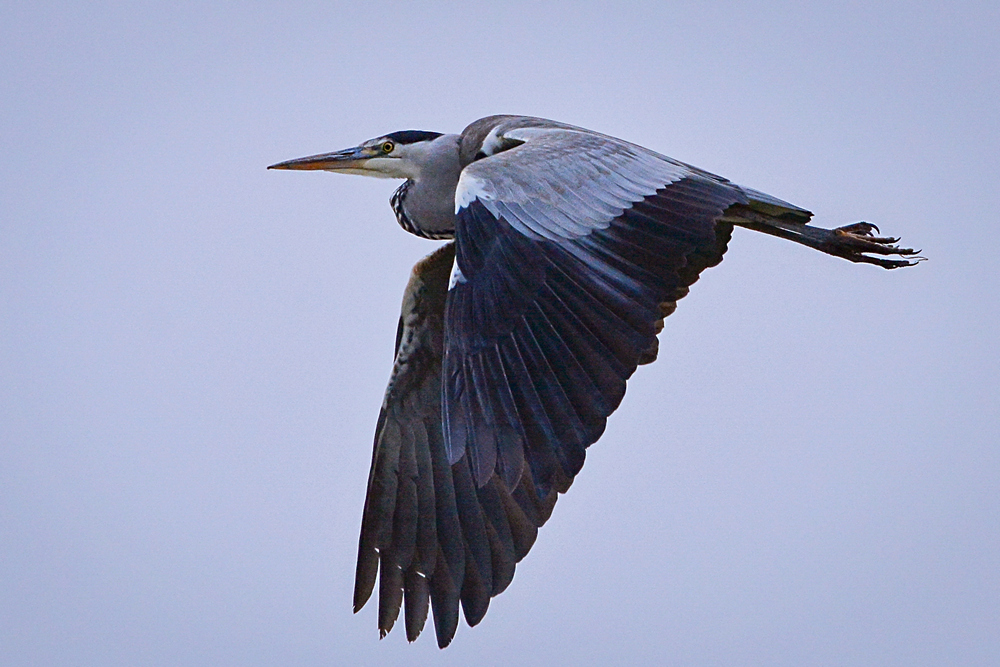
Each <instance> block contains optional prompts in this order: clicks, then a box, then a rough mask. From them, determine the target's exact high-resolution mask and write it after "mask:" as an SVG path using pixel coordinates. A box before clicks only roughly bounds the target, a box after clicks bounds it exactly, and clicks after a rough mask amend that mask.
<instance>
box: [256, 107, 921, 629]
mask: <svg viewBox="0 0 1000 667" xmlns="http://www.w3.org/2000/svg"><path fill="white" fill-rule="evenodd" d="M269 168H270V169H310V170H315V169H319V170H326V171H333V172H341V173H347V174H360V175H364V176H376V177H382V178H397V179H405V181H404V183H403V184H402V186H400V187H399V189H398V190H396V191H395V193H394V194H393V195H392V198H391V200H390V201H391V203H392V208H393V211H394V212H395V214H396V219H397V220H398V222H399V224H400V225H401V226H402V227H403V229H405V230H406V231H408V232H411V233H413V234H416V235H418V236H422V237H426V238H430V239H452V240H451V241H450V242H449V243H447V244H445V245H443V246H442V247H440V248H438V249H437V250H436V251H434V252H433V253H431V254H430V255H429V256H427V257H426V258H424V259H423V260H421V261H420V262H419V263H417V265H416V266H415V267H414V269H413V273H412V276H411V278H410V281H409V284H408V285H407V288H406V291H405V293H404V297H403V306H402V314H401V316H400V320H399V326H398V329H397V332H396V353H395V362H394V364H393V368H392V374H391V376H390V380H389V386H388V389H387V390H386V393H385V399H384V401H383V403H382V408H381V412H380V414H379V418H378V424H377V427H376V433H375V445H374V452H373V455H372V464H371V472H370V474H369V478H368V491H367V497H366V499H365V505H364V512H363V518H362V524H361V538H360V546H359V550H358V564H357V572H356V579H355V590H354V610H355V611H358V610H359V609H360V608H361V607H362V606H364V604H365V603H366V602H367V601H368V599H369V597H370V596H371V594H372V592H373V591H374V587H375V582H376V578H377V579H378V582H379V593H378V598H379V609H378V626H379V630H380V632H381V635H382V636H385V634H386V633H387V632H388V631H389V630H390V629H391V628H392V626H393V624H394V623H395V621H396V619H397V617H398V615H399V611H400V608H401V606H403V603H404V600H405V614H404V615H405V625H406V636H407V638H408V639H409V640H410V641H413V640H415V639H416V638H417V635H418V634H419V633H420V632H421V630H422V629H423V626H424V624H425V622H426V620H427V613H428V607H430V608H432V609H433V612H434V626H435V630H436V634H437V641H438V645H439V646H440V647H441V648H444V647H445V646H447V645H448V644H449V643H450V642H451V640H452V638H453V637H454V635H455V631H456V628H457V626H458V616H459V606H461V608H462V611H463V612H464V615H465V619H466V622H467V623H468V624H469V625H470V626H475V625H476V624H477V623H479V622H480V621H481V620H482V619H483V616H484V615H485V614H486V610H487V608H488V606H489V602H490V598H491V597H493V596H495V595H498V594H499V593H501V592H502V591H503V590H504V589H505V588H506V587H507V586H508V585H509V584H510V583H511V580H512V578H513V576H514V568H515V565H516V563H518V562H519V561H520V560H521V559H522V558H524V556H525V555H526V554H527V553H528V551H529V550H530V549H531V546H532V544H533V543H534V541H535V538H536V536H537V532H538V528H539V527H540V526H542V525H543V524H544V523H545V522H546V521H547V520H548V518H549V516H550V514H551V513H552V510H553V506H554V505H555V502H556V497H557V495H558V494H559V493H564V492H566V491H567V490H568V489H569V487H570V484H571V483H572V482H573V479H574V477H575V476H576V474H577V473H579V472H580V469H581V467H582V466H583V462H584V456H585V452H586V449H587V447H588V446H590V445H591V444H593V443H594V442H596V441H597V439H598V438H600V436H601V434H602V433H603V431H604V427H605V423H606V421H607V418H608V416H609V415H610V414H611V413H612V412H614V410H615V409H616V408H617V407H618V405H619V403H620V402H621V400H622V397H623V396H624V394H625V382H626V380H627V379H628V378H629V377H630V376H631V375H632V373H633V372H634V371H635V370H636V367H637V366H638V365H641V364H646V363H649V362H651V361H653V360H654V359H656V356H657V352H658V345H657V334H658V333H659V332H660V330H661V329H662V327H663V320H664V318H665V317H667V316H668V315H670V313H672V312H673V311H674V309H675V307H676V305H677V301H678V300H679V299H680V298H682V297H683V296H685V295H686V294H687V293H688V288H689V287H690V286H691V284H692V283H694V282H695V281H696V280H697V279H698V275H699V274H700V273H701V272H702V271H703V270H704V269H706V268H708V267H711V266H715V265H716V264H718V263H719V262H720V261H721V260H722V255H723V254H724V253H725V251H726V248H727V244H728V243H729V241H730V237H731V234H732V231H733V227H734V226H739V227H745V228H748V229H752V230H756V231H759V232H764V233H767V234H772V235H774V236H779V237H782V238H786V239H789V240H792V241H795V242H797V243H801V244H803V245H806V246H809V247H811V248H815V249H817V250H820V251H822V252H825V253H828V254H830V255H836V256H838V257H842V258H845V259H848V260H850V261H852V262H864V263H869V264H875V265H876V266H881V267H883V268H886V269H894V268H898V267H903V266H911V265H913V264H915V263H916V262H917V261H919V259H920V258H919V257H916V251H914V250H911V249H908V248H901V247H899V246H897V245H896V243H897V242H898V240H899V239H896V238H887V237H881V236H875V235H874V234H873V232H877V231H878V230H877V228H876V227H875V226H874V225H871V224H869V223H866V222H858V223H855V224H852V225H847V226H844V227H840V228H837V229H832V230H830V229H823V228H819V227H814V226H810V225H808V224H806V223H808V222H809V220H810V218H811V216H812V214H811V213H810V212H809V211H807V210H805V209H802V208H799V207H798V206H794V205H792V204H789V203H787V202H785V201H782V200H780V199H777V198H776V197H772V196H770V195H767V194H764V193H762V192H758V191H756V190H752V189H750V188H746V187H741V186H739V185H736V184H734V183H731V182H730V181H728V180H726V179H724V178H721V177H719V176H715V175H714V174H711V173H709V172H706V171H703V170H701V169H698V168H695V167H692V166H690V165H687V164H684V163H682V162H678V161H676V160H673V159H671V158H668V157H665V156H663V155H660V154H658V153H655V152H653V151H651V150H648V149H646V148H642V147H641V146H638V145H635V144H632V143H629V142H626V141H623V140H620V139H616V138H614V137H610V136H606V135H603V134H599V133H596V132H591V131H589V130H585V129H582V128H579V127H574V126H572V125H566V124H563V123H558V122H553V121H549V120H544V119H540V118H531V117H525V116H490V117H487V118H483V119H481V120H478V121H476V122H474V123H472V124H471V125H469V126H468V127H467V128H465V130H464V131H463V132H462V133H461V134H440V133H437V132H423V131H414V130H410V131H403V132H394V133H392V134H387V135H384V136H381V137H377V138H375V139H372V140H370V141H366V142H364V143H362V144H361V145H359V146H357V147H355V148H349V149H346V150H341V151H337V152H333V153H325V154H322V155H314V156H310V157H304V158H300V159H296V160H289V161H287V162H281V163H279V164H275V165H272V166H271V167H269Z"/></svg>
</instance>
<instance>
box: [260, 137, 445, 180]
mask: <svg viewBox="0 0 1000 667" xmlns="http://www.w3.org/2000/svg"><path fill="white" fill-rule="evenodd" d="M441 136H442V135H441V133H439V132H424V131H422V130H404V131H402V132H393V133H392V134H386V135H384V136H381V137H378V138H375V139H370V140H368V141H366V142H364V143H362V144H361V145H359V146H355V147H354V148H346V149H344V150H341V151H334V152H333V153H323V154H321V155H310V156H309V157H301V158H298V159H295V160H288V161H286V162H279V163H278V164H272V165H271V166H270V167H268V169H302V170H316V169H320V170H323V171H335V172H339V173H342V174H358V175H359V176H374V177H376V178H408V179H416V178H418V177H419V176H420V172H421V169H422V167H423V166H424V164H425V163H426V162H427V160H428V158H429V156H430V154H431V152H432V147H431V145H432V144H433V142H434V140H435V139H437V138H439V137H441Z"/></svg>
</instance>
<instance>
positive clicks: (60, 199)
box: [0, 1, 1000, 667]
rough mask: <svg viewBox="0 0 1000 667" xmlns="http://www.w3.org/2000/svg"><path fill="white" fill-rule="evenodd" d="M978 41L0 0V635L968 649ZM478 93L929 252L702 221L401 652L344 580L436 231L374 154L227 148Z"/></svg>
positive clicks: (171, 655) (251, 642)
mask: <svg viewBox="0 0 1000 667" xmlns="http://www.w3.org/2000/svg"><path fill="white" fill-rule="evenodd" d="M399 4H400V5H402V3H399ZM997 34H1000V9H998V5H997V3H995V2H985V1H984V2H971V1H970V2H952V3H919V2H918V3H911V2H908V3H862V2H853V3H852V2H843V3H801V2H784V3H782V2H770V3H704V2H701V3H695V2H685V3H663V2H656V3H653V2H645V3H644V2H634V3H628V6H627V7H625V6H624V3H596V2H595V3H587V2H582V3H581V2H577V3H563V4H555V3H545V2H525V3H468V2H454V3H443V2H442V3H424V4H419V3H410V4H408V5H406V6H396V5H395V4H390V3H374V2H368V3H356V2H352V3H338V2H332V3H330V2H326V3H313V4H294V6H293V5H292V4H286V5H283V6H281V7H280V8H271V7H267V6H263V5H250V4H248V3H228V4H219V3H217V4H216V5H214V6H213V7H212V8H206V7H204V6H203V4H202V3H131V4H119V3H103V4H102V3H68V4H63V5H60V4H46V3H40V2H35V3H13V2H8V3H5V4H4V5H3V6H2V7H0V91H2V92H0V572H2V575H0V663H3V664H5V665H53V664H59V665H101V666H108V665H139V664H141V665H317V664H361V665H369V664H380V665H396V664H400V665H403V664H406V665H411V664H435V665H452V664H454V665H469V664H478V665H509V664H518V665H525V666H527V665H549V666H551V665H559V664H570V663H574V664H663V665H790V666H791V665H795V666H799V665H901V666H903V665H905V666H907V667H911V666H915V665H941V664H961V665H992V664H997V663H998V662H1000V640H998V639H997V637H998V636H1000V633H998V631H997V629H998V628H1000V426H998V419H997V417H998V415H1000V391H998V384H1000V352H998V349H997V344H996V339H997V333H996V332H997V330H998V329H1000V315H998V304H1000V285H998V283H1000V279H998V276H997V270H996V259H995V256H996V250H995V249H994V248H992V247H991V244H992V243H993V241H994V239H995V236H996V235H995V227H996V224H997V205H996V199H997V192H998V186H997V183H998V182H1000V122H998V118H1000V40H998V39H997ZM492 113H523V114H531V115H539V116H544V117H550V118H555V119H558V120H561V121H565V122H570V123H574V124H577V125H582V126H585V127H589V128H592V129H595V130H599V131H601V132H605V133H607V134H612V135H616V136H620V137H623V138H625V139H628V140H631V141H634V142H637V143H640V144H642V145H645V146H648V147H650V148H652V149H654V150H657V151H660V152H663V153H666V154H668V155H671V156H673V157H675V158H678V159H681V160H684V161H686V162H690V163H692V164H695V165H698V166H700V167H702V168H705V169H708V170H710V171H714V172H716V173H719V174H722V175H724V176H727V177H729V178H731V179H732V180H734V181H736V182H739V183H742V184H746V185H749V186H751V187H755V188H758V189H761V190H764V191H766V192H769V193H772V194H774V195H776V196H779V197H782V198H784V199H787V200H789V201H791V202H794V203H796V204H799V205H801V206H804V207H806V208H809V209H811V210H813V211H814V212H816V214H817V218H816V219H817V222H818V223H819V224H821V225H824V226H828V227H832V226H837V225H841V224H845V223H849V222H854V221H856V220H860V219H865V220H869V221H872V222H875V223H877V224H879V225H880V226H881V227H882V230H883V231H884V232H887V233H890V234H893V235H900V236H902V237H903V240H904V242H906V243H910V244H914V245H916V246H918V247H922V248H923V249H924V251H925V254H926V256H927V257H929V258H930V261H928V262H926V263H924V264H922V265H920V266H919V267H917V268H913V269H908V270H901V271H893V272H886V271H882V270H880V269H876V268H874V267H868V266H858V265H852V264H849V263H847V262H844V261H840V260H837V259H834V258H830V257H827V256H824V255H821V254H819V253H816V252H813V251H810V250H808V249H805V248H803V247H801V246H796V245H793V244H790V243H787V242H783V241H781V240H778V239H775V238H771V237H765V236H762V235H759V234H754V233H752V232H747V231H744V230H737V233H736V235H735V237H734V239H733V241H732V243H731V244H730V251H729V253H728V254H727V256H726V260H725V261H724V262H723V263H722V264H721V265H720V266H719V267H717V268H714V269H711V270H709V271H707V272H706V273H705V274H704V275H703V277H702V279H701V280H700V281H699V282H698V284H696V285H695V286H694V287H693V289H692V294H691V296H690V297H689V298H688V299H685V300H684V301H683V302H682V303H681V304H680V307H679V309H678V311H677V313H676V314H675V315H674V316H672V317H671V318H670V319H669V320H668V321H667V326H666V329H665V331H664V333H663V334H662V336H661V348H660V349H661V353H660V360H659V361H658V362H657V363H655V364H654V365H652V366H649V367H644V368H642V369H640V371H639V372H638V373H637V374H636V375H635V376H634V378H633V380H632V381H631V383H630V386H629V393H628V395H627V396H626V398H625V401H624V403H623V405H622V407H621V409H620V410H619V411H618V412H617V413H616V414H615V415H614V416H613V417H612V418H611V419H610V421H609V424H608V429H607V431H606V434H605V435H604V437H603V438H602V439H601V440H600V441H599V442H598V443H597V444H596V445H594V446H593V447H592V448H591V449H590V452H589V455H588V462H587V465H586V466H585V468H584V470H583V472H582V474H581V475H580V477H579V478H578V479H577V481H576V483H575V484H574V486H573V488H572V490H571V492H570V493H569V494H568V495H567V496H565V497H564V498H563V499H561V500H560V502H559V504H558V506H557V508H556V511H555V513H554V515H553V518H552V520H551V521H550V523H549V524H547V525H546V526H545V528H543V529H542V530H541V532H540V535H539V539H538V542H537V544H536V546H535V548H534V549H533V550H532V552H531V553H530V554H529V555H528V557H527V558H526V559H525V561H524V562H522V564H521V565H519V566H518V573H517V576H516V577H515V579H514V582H513V584H512V585H511V587H510V588H509V589H508V590H507V592H505V593H504V594H502V595H501V596H500V597H498V598H496V599H495V600H494V601H493V604H492V605H491V607H490V611H489V613H488V614H487V616H486V618H485V620H484V621H483V623H482V624H481V625H480V626H479V627H477V628H473V629H470V628H468V627H467V626H465V625H464V622H463V625H462V626H461V627H460V628H459V631H458V635H457V636H456V639H455V641H454V643H453V644H452V646H451V647H450V648H448V649H447V650H446V651H444V652H441V651H439V650H438V649H437V648H436V645H435V643H434V640H433V632H426V633H425V635H424V636H422V637H421V639H420V640H419V641H418V642H417V643H416V644H414V645H407V644H406V641H405V637H404V634H403V632H402V629H401V628H399V629H397V630H396V631H394V632H393V633H392V634H391V635H390V636H389V637H388V638H386V639H385V640H383V641H381V642H379V640H378V632H377V630H376V617H375V608H374V605H371V604H370V605H369V606H368V607H367V608H365V609H364V611H363V612H362V613H360V614H358V615H356V616H355V615H352V614H351V588H352V585H353V576H354V558H355V555H356V548H357V531H358V526H359V522H360V516H361V508H362V503H363V500H364V487H365V482H366V478H367V474H368V465H369V461H370V456H371V439H372V433H373V429H374V425H375V419H376V417H377V414H378V407H379V404H380V402H381V395H382V392H383V390H384V386H385V381H386V379H387V377H388V373H389V368H390V364H391V355H392V345H393V338H394V334H395V322H396V318H397V316H398V308H399V302H400V297H401V294H402V290H403V287H404V285H405V282H406V278H407V275H408V273H409V270H410V267H411V266H412V264H413V263H414V262H415V261H416V260H417V259H418V258H420V257H421V256H423V255H424V254H426V253H427V252H429V251H430V250H431V249H432V248H433V247H434V245H435V244H433V243H430V242H427V241H424V240H421V239H417V238H415V237H412V236H409V235H407V234H405V233H404V232H402V231H401V230H400V229H399V228H398V226H397V225H396V223H395V221H394V219H393V216H392V212H391V210H390V208H389V205H388V202H387V199H388V197H389V195H390V193H391V192H392V189H393V188H394V184H392V183H389V182H386V181H375V180H367V179H359V178H350V177H343V176H334V175H330V174H322V173H320V174H316V173H276V172H267V171H265V166H266V165H268V164H272V163H274V162H277V161H280V160H284V159H288V158H293V157H299V156H302V155H307V154H312V153H318V152H322V151H328V150H333V149H338V148H344V147H347V146H350V145H353V144H356V143H358V142H360V141H361V140H364V139H368V138H370V137H373V136H377V135H379V134H382V133H386V132H389V131H393V130H401V129H426V130H437V131H446V132H458V131H461V129H462V128H463V127H464V126H465V125H466V124H467V123H469V122H471V121H473V120H475V119H476V118H479V117H481V116H484V115H488V114H492Z"/></svg>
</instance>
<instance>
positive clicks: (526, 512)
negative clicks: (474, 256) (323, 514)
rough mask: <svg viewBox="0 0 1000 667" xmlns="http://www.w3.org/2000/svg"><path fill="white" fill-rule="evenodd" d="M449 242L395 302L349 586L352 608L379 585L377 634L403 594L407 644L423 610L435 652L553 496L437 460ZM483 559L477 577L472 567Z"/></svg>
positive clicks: (489, 587) (513, 556)
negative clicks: (485, 479) (430, 617)
mask: <svg viewBox="0 0 1000 667" xmlns="http://www.w3.org/2000/svg"><path fill="white" fill-rule="evenodd" d="M454 256H455V247H454V244H453V243H449V244H447V245H444V246H442V247H441V248H440V249H438V250H437V251H436V252H434V253H433V254H431V255H429V256H428V257H426V258H425V259H423V260H422V261H421V262H419V263H418V264H417V265H416V266H415V267H414V269H413V275H412V277H411V278H410V282H409V284H408V285H407V288H406V292H405V294H404V297H403V308H402V314H401V315H400V320H399V328H398V330H397V335H396V360H395V364H394V366H393V370H392V376H391V379H390V380H389V387H388V389H387V390H386V394H385V400H384V402H383V404H382V410H381V413H380V415H379V420H378V427H377V429H376V433H375V448H374V453H373V455H372V467H371V473H370V475H369V478H368V495H367V497H366V499H365V509H364V516H363V519H362V524H361V540H360V546H359V549H358V568H357V576H356V579H355V589H354V610H355V611H358V610H359V609H361V607H362V606H364V604H365V603H366V602H367V601H368V599H369V597H370V596H371V594H372V591H373V590H374V586H375V580H376V575H378V578H379V611H378V623H379V629H380V630H381V632H382V634H383V635H384V634H385V633H387V632H388V631H389V630H390V629H391V628H392V626H393V624H394V623H395V621H396V619H397V617H398V615H399V610H400V607H401V606H402V605H403V602H404V599H405V622H406V636H407V638H408V639H409V640H410V641H413V640H415V639H416V638H417V635H418V634H420V631H421V630H422V629H423V626H424V623H425V621H426V619H427V611H428V606H429V603H430V604H431V605H433V608H434V624H435V628H436V631H437V640H438V645H439V646H441V647H442V648H443V647H445V646H447V645H448V643H449V642H450V641H451V639H452V637H453V636H454V634H455V630H456V628H457V626H458V607H459V601H461V602H462V605H463V607H464V609H465V616H466V620H467V622H468V623H469V625H475V624H476V623H478V622H479V620H480V619H482V616H483V614H485V613H486V607H487V606H488V604H489V599H490V597H491V596H493V595H496V594H498V593H500V592H501V591H502V590H503V589H504V588H506V586H507V584H509V583H510V581H511V578H512V577H513V576H514V564H515V563H516V562H517V561H519V560H521V558H523V557H524V555H525V554H526V553H527V552H528V550H529V549H530V548H531V545H532V544H533V543H534V541H535V536H536V534H537V528H538V526H541V525H542V524H543V523H545V521H546V520H547V519H548V517H549V515H550V514H551V512H552V507H553V506H554V504H555V500H556V492H555V491H552V492H550V493H548V494H545V495H544V496H541V497H540V496H539V495H538V494H537V491H536V489H535V487H534V486H533V485H532V484H530V482H529V481H528V480H527V478H526V479H525V480H524V481H523V482H522V483H520V484H518V485H516V486H513V487H507V486H505V485H504V484H503V483H502V482H501V481H500V480H499V479H498V478H495V477H494V478H493V479H492V480H490V481H489V483H487V484H485V485H478V486H477V485H476V484H475V483H474V482H473V475H472V470H471V468H470V466H469V460H468V459H467V458H462V459H460V460H459V461H457V462H455V463H454V464H449V462H448V458H447V455H446V453H445V449H444V436H443V433H442V430H441V360H442V355H443V347H444V343H443V340H444V312H445V297H446V293H447V288H448V277H449V274H450V272H451V269H452V265H453V261H454ZM483 562H488V563H489V564H490V570H489V572H488V575H487V576H483V575H481V574H480V569H479V568H478V567H477V566H476V565H475V564H477V563H483Z"/></svg>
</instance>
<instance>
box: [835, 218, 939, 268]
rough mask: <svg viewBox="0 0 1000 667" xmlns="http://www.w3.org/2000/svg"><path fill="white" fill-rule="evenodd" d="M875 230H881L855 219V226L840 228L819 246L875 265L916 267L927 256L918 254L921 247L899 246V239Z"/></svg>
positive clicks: (840, 255)
mask: <svg viewBox="0 0 1000 667" xmlns="http://www.w3.org/2000/svg"><path fill="white" fill-rule="evenodd" d="M873 231H874V232H876V233H878V232H879V229H878V227H876V226H875V225H873V224H871V223H870V222H856V223H854V224H853V225H844V226H843V227H837V228H836V229H833V230H831V231H830V234H829V236H828V237H827V238H825V239H823V241H822V244H821V246H820V248H819V249H820V250H822V251H823V252H827V253H829V254H831V255H836V256H838V257H843V258H844V259H846V260H850V261H852V262H863V263H867V264H876V265H878V266H881V267H882V268H885V269H898V268H899V267H901V266H913V265H914V264H917V263H918V262H921V261H923V260H925V259H926V258H925V257H920V256H919V254H920V251H919V250H913V249H912V248H900V247H899V246H898V245H896V244H897V243H899V239H898V238H895V237H892V236H875V235H874V234H872V232H873ZM871 255H895V256H897V257H902V258H904V259H886V258H885V257H872V256H871Z"/></svg>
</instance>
